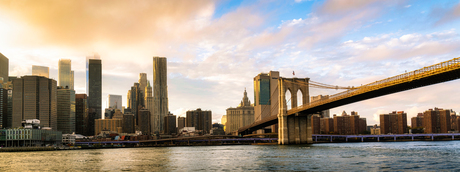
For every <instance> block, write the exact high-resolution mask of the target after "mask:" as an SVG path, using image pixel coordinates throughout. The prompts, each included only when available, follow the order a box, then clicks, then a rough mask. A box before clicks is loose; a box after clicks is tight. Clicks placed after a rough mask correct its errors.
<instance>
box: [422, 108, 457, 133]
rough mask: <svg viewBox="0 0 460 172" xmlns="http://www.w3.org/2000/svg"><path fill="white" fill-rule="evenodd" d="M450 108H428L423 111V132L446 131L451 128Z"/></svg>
mask: <svg viewBox="0 0 460 172" xmlns="http://www.w3.org/2000/svg"><path fill="white" fill-rule="evenodd" d="M450 114H451V110H443V109H441V108H434V109H429V110H427V111H425V112H423V116H424V117H423V124H424V127H425V133H448V132H449V131H450V130H451V129H452V128H451V120H450V117H451V115H450Z"/></svg>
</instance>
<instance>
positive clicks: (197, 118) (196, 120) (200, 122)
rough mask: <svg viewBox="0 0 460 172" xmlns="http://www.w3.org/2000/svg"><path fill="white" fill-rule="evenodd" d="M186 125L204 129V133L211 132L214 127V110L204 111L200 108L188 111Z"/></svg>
mask: <svg viewBox="0 0 460 172" xmlns="http://www.w3.org/2000/svg"><path fill="white" fill-rule="evenodd" d="M185 127H195V130H202V131H203V134H209V133H210V131H211V129H212V112H211V111H202V110H201V109H200V108H198V109H196V110H190V111H187V112H186V118H185Z"/></svg>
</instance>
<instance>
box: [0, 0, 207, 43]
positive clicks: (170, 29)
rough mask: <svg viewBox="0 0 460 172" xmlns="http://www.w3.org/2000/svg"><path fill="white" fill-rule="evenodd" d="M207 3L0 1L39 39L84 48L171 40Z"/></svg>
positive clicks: (199, 15)
mask: <svg viewBox="0 0 460 172" xmlns="http://www.w3.org/2000/svg"><path fill="white" fill-rule="evenodd" d="M213 7H214V2H213V1H205V0H197V1H193V2H192V1H175V0H172V1H136V2H127V1H121V0H115V1H48V0H38V1H22V0H20V1H8V0H6V1H1V2H0V8H1V9H2V10H5V11H8V12H9V14H11V15H10V16H12V17H14V18H16V19H19V20H22V21H24V22H26V23H28V25H31V26H34V28H35V29H37V30H38V31H39V33H41V34H42V37H41V38H42V39H43V41H46V42H47V43H50V42H52V43H55V44H61V45H62V44H64V45H68V46H90V47H91V46H94V45H95V44H117V45H125V46H129V44H133V43H134V44H136V43H139V42H143V41H147V40H149V39H155V40H156V41H158V42H161V41H168V39H171V37H172V38H175V39H177V37H179V38H180V36H183V35H184V33H183V31H182V29H181V28H184V27H187V24H189V23H190V22H194V21H195V20H199V19H200V18H202V17H209V16H211V15H212V11H214V9H213ZM209 11H210V12H209ZM28 36H30V35H28ZM175 36H177V37H175Z"/></svg>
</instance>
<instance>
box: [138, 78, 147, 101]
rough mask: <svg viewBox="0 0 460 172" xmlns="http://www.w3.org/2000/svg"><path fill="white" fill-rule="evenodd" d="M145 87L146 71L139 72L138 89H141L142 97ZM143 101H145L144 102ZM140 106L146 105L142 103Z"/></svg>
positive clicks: (143, 96)
mask: <svg viewBox="0 0 460 172" xmlns="http://www.w3.org/2000/svg"><path fill="white" fill-rule="evenodd" d="M146 87H147V74H146V73H140V74H139V89H140V90H141V93H142V97H141V98H142V99H145V96H146V94H145V88H146ZM144 103H145V102H144ZM142 106H144V107H145V106H146V105H145V104H143V105H142Z"/></svg>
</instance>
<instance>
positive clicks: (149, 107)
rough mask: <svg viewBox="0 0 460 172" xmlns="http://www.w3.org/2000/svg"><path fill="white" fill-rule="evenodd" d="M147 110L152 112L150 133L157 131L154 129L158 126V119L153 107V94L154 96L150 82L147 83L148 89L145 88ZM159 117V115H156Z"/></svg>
mask: <svg viewBox="0 0 460 172" xmlns="http://www.w3.org/2000/svg"><path fill="white" fill-rule="evenodd" d="M144 95H145V100H144V102H145V109H147V110H149V111H150V127H151V128H150V131H151V132H152V131H155V130H154V129H155V128H157V126H158V122H159V121H158V120H155V121H154V120H153V119H158V117H156V116H155V114H154V106H153V94H152V87H151V86H150V81H147V87H145V94H144ZM156 115H158V114H156Z"/></svg>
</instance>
